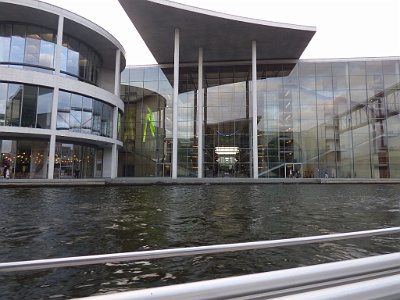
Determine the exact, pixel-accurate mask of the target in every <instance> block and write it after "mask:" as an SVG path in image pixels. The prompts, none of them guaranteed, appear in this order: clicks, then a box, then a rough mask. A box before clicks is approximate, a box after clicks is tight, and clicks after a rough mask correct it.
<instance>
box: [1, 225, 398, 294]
mask: <svg viewBox="0 0 400 300" xmlns="http://www.w3.org/2000/svg"><path fill="white" fill-rule="evenodd" d="M397 233H400V227H392V228H384V229H376V230H366V231H359V232H350V233H337V234H329V235H321V236H313V237H301V238H292V239H281V240H274V241H259V242H249V243H237V244H225V245H212V246H202V247H187V248H178V249H164V250H153V251H141V252H130V253H115V254H105V255H91V256H79V257H67V258H56V259H44V260H31V261H21V262H8V263H0V274H2V273H9V272H15V271H28V270H41V269H48V268H59V267H68V266H82V265H91V264H101V263H108V262H122V261H137V260H146V259H156V258H168V257H183V256H189V255H200V254H201V255H204V254H212V253H222V252H233V251H244V250H254V249H266V248H275V247H282V246H293V245H304V244H310V243H322V242H328V241H338V240H344V239H354V238H365V237H372V236H377V235H387V234H397ZM86 299H91V300H97V299H98V300H103V299H110V300H125V299H140V300H146V299H159V300H169V299H170V300H180V299H182V300H183V299H185V300H186V299H190V300H196V299H198V300H200V299H202V300H213V299H215V300H217V299H220V300H221V299H236V300H239V299H240V300H250V299H282V300H283V299H286V300H287V299H296V300H297V299H299V300H301V299H307V300H312V299H318V300H319V299H324V300H325V299H337V300H339V299H340V300H347V299H352V300H357V299H360V300H361V299H362V300H366V299H400V252H399V253H394V254H385V255H380V256H375V257H368V258H362V259H354V260H349V261H341V262H333V263H327V264H320V265H315V266H308V267H299V268H293V269H287V270H279V271H272V272H267V273H259V274H251V275H245V276H238V277H230V278H221V279H215V280H207V281H201V282H194V283H187V284H180V285H173V286H167V287H160V288H151V289H143V290H137V291H132V292H121V293H115V294H107V295H100V296H93V297H89V298H86Z"/></svg>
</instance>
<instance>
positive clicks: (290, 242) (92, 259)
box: [0, 227, 400, 274]
mask: <svg viewBox="0 0 400 300" xmlns="http://www.w3.org/2000/svg"><path fill="white" fill-rule="evenodd" d="M393 233H400V227H391V228H384V229H375V230H365V231H357V232H348V233H334V234H327V235H318V236H311V237H299V238H291V239H281V240H272V241H259V242H248V243H236V244H222V245H211V246H200V247H186V248H175V249H163V250H151V251H138V252H124V253H113V254H100V255H88V256H75V257H66V258H52V259H40V260H28V261H19V262H7V263H0V274H1V273H7V272H15V271H29V270H42V269H50V268H60V267H72V266H84V265H94V264H104V263H111V262H123V261H137V260H146V259H156V258H168V257H182V256H191V255H204V254H215V253H222V252H235V251H244V250H255V249H266V248H276V247H283V246H294V245H305V244H311V243H322V242H330V241H338V240H345V239H354V238H364V237H371V236H377V235H386V234H393Z"/></svg>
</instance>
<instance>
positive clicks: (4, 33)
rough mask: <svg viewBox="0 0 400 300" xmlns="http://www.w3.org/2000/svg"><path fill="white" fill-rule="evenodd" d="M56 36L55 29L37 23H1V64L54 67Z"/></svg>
mask: <svg viewBox="0 0 400 300" xmlns="http://www.w3.org/2000/svg"><path fill="white" fill-rule="evenodd" d="M55 36H56V34H55V32H54V31H53V30H50V29H48V28H44V27H39V26H35V25H23V24H7V23H2V24H0V65H3V66H12V67H21V68H26V69H31V68H33V69H35V70H39V71H42V72H48V71H49V69H54V54H55V43H56V38H55Z"/></svg>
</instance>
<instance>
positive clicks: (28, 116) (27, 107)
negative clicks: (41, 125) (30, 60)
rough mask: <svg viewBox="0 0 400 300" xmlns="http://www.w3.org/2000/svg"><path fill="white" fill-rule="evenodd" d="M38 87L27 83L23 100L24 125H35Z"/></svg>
mask: <svg viewBox="0 0 400 300" xmlns="http://www.w3.org/2000/svg"><path fill="white" fill-rule="evenodd" d="M37 94H38V88H37V87H36V86H29V85H26V86H25V88H24V96H23V101H22V115H21V126H22V127H35V125H36V107H37Z"/></svg>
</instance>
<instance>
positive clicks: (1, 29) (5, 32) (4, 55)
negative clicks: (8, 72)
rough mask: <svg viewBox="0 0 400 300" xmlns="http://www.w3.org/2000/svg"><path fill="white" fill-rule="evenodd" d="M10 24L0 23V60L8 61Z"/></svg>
mask: <svg viewBox="0 0 400 300" xmlns="http://www.w3.org/2000/svg"><path fill="white" fill-rule="evenodd" d="M10 43H11V25H9V24H0V62H8V61H9V57H10Z"/></svg>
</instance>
